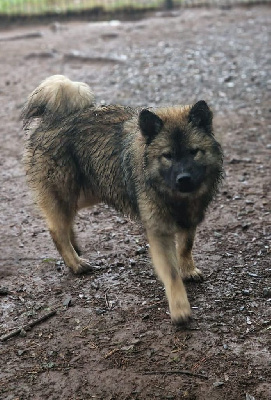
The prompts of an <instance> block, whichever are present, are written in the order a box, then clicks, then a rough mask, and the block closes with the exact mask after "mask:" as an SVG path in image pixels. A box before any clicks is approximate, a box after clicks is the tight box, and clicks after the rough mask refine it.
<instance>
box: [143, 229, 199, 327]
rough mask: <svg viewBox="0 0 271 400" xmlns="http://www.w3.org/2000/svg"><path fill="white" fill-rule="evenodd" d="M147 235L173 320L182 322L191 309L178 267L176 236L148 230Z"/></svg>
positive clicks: (177, 322)
mask: <svg viewBox="0 0 271 400" xmlns="http://www.w3.org/2000/svg"><path fill="white" fill-rule="evenodd" d="M147 236H148V240H149V244H150V253H151V257H152V261H153V264H154V267H155V270H156V272H157V275H158V276H159V278H160V279H161V281H162V282H163V284H164V285H165V290H166V295H167V298H168V302H169V309H170V314H171V319H172V322H173V323H176V324H179V323H182V322H183V321H185V320H186V319H187V318H188V317H189V316H190V314H191V309H190V305H189V301H188V298H187V294H186V290H185V287H184V284H183V281H182V278H181V275H180V270H179V268H178V261H177V254H176V244H175V237H174V235H172V236H166V235H160V234H157V233H156V232H155V233H154V232H151V231H148V230H147Z"/></svg>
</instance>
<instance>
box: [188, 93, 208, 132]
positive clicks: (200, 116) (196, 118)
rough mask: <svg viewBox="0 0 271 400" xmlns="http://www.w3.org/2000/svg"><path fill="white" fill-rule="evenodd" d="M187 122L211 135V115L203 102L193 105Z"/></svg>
mask: <svg viewBox="0 0 271 400" xmlns="http://www.w3.org/2000/svg"><path fill="white" fill-rule="evenodd" d="M188 120H189V122H191V123H192V124H193V125H194V126H196V127H198V128H201V129H203V130H204V131H206V132H207V133H212V120H213V113H212V111H211V110H210V108H209V107H208V105H207V103H206V102H205V101H204V100H200V101H198V102H197V103H196V104H194V105H193V107H192V108H191V110H190V112H189V116H188Z"/></svg>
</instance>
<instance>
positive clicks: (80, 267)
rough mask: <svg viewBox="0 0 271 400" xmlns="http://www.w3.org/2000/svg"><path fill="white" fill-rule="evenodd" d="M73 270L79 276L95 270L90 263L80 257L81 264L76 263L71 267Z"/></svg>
mask: <svg viewBox="0 0 271 400" xmlns="http://www.w3.org/2000/svg"><path fill="white" fill-rule="evenodd" d="M71 269H72V272H73V273H74V274H75V275H79V274H83V273H84V272H89V271H91V270H92V269H93V268H92V266H91V264H90V262H89V261H87V260H85V259H84V258H81V257H79V262H78V263H76V265H73V266H72V267H71Z"/></svg>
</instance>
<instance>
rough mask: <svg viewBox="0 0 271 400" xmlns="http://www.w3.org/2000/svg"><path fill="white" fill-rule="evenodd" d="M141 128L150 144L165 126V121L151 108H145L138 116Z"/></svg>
mask: <svg viewBox="0 0 271 400" xmlns="http://www.w3.org/2000/svg"><path fill="white" fill-rule="evenodd" d="M138 123H139V128H140V130H141V132H142V134H143V136H144V137H145V138H146V141H147V144H149V143H150V142H151V141H152V139H153V138H154V137H155V136H156V135H158V133H159V132H160V131H161V129H162V128H163V125H164V123H163V121H162V120H161V118H160V117H158V115H156V114H154V113H153V112H151V111H150V110H147V109H146V108H144V109H143V110H142V111H140V114H139V118H138Z"/></svg>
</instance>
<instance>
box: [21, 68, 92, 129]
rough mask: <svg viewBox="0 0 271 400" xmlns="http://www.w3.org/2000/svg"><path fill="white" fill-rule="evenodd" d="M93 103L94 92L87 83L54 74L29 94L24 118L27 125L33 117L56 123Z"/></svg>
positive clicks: (23, 113) (24, 109) (23, 114)
mask: <svg viewBox="0 0 271 400" xmlns="http://www.w3.org/2000/svg"><path fill="white" fill-rule="evenodd" d="M93 105H94V94H93V93H92V91H91V89H90V87H89V86H88V85H87V84H86V83H83V82H72V81H71V80H70V79H68V78H66V77H65V76H64V75H53V76H50V77H49V78H47V79H45V80H44V81H43V82H42V83H41V84H40V85H39V86H38V87H37V88H36V89H35V90H34V91H33V92H32V93H31V94H30V95H29V97H28V99H27V102H26V104H25V106H24V108H23V111H22V118H23V120H24V124H25V125H27V124H28V123H29V122H31V120H32V119H33V118H41V119H42V120H43V121H44V122H49V123H54V122H57V121H58V120H59V121H61V120H62V119H63V117H66V116H68V115H70V114H73V113H75V112H77V111H80V110H83V109H85V108H88V107H91V106H93Z"/></svg>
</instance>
